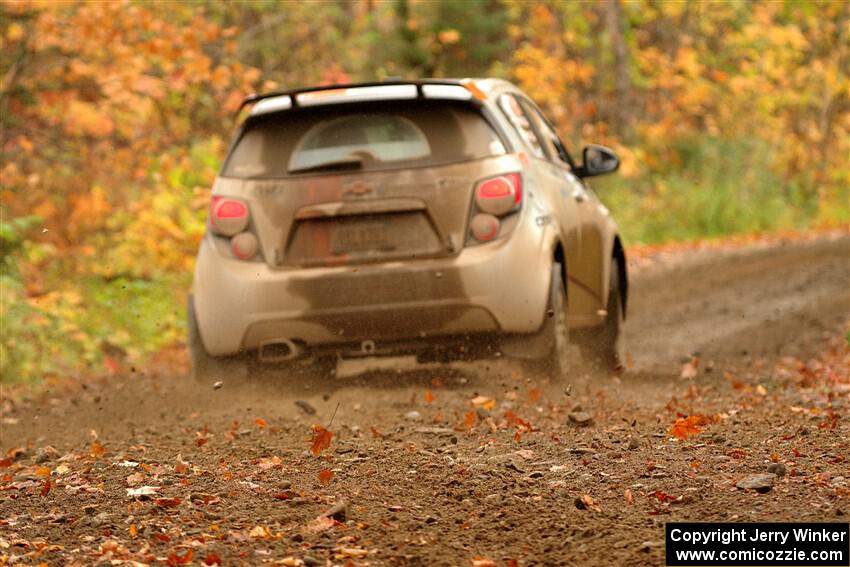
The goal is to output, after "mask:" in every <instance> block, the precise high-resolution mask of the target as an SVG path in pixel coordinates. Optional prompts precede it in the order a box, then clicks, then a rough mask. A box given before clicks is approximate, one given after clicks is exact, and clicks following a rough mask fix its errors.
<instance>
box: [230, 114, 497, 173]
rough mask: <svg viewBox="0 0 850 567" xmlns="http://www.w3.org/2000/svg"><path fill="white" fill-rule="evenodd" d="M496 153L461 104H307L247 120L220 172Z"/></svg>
mask: <svg viewBox="0 0 850 567" xmlns="http://www.w3.org/2000/svg"><path fill="white" fill-rule="evenodd" d="M504 153H505V147H504V145H503V144H502V142H501V140H500V138H499V136H498V135H497V134H496V132H495V131H494V130H493V129H492V128H491V126H490V124H489V123H488V122H487V120H486V119H485V118H484V117H483V116H482V114H481V112H480V111H479V110H478V109H477V108H476V107H475V106H473V105H471V104H469V103H465V102H455V101H434V100H417V101H410V100H406V101H383V102H381V103H374V102H372V103H358V104H345V105H328V106H318V107H316V106H313V107H309V108H303V109H293V110H287V111H284V112H278V113H275V114H268V115H261V116H255V117H251V118H249V120H248V121H247V122H246V124H245V127H244V128H243V130H242V132H241V134H240V136H239V139H238V140H237V141H236V143H235V144H234V146H233V148H232V150H231V152H230V156H229V157H228V159H227V161H226V163H225V166H224V170H223V171H222V175H225V176H228V177H242V178H246V177H252V178H253V177H286V176H289V175H294V174H299V173H313V174H315V172H316V171H319V170H321V168H322V167H323V166H325V165H329V164H330V165H333V164H340V163H342V164H346V163H352V162H356V167H354V168H353V169H358V170H364V171H375V170H386V169H399V168H407V167H420V166H433V165H442V164H447V163H452V162H459V161H467V160H474V159H479V158H484V157H488V156H493V155H501V154H504ZM311 168H316V169H312V170H311Z"/></svg>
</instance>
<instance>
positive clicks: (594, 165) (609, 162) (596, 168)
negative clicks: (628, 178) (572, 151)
mask: <svg viewBox="0 0 850 567" xmlns="http://www.w3.org/2000/svg"><path fill="white" fill-rule="evenodd" d="M582 161H583V162H584V163H583V164H582V166H581V169H580V170H579V174H580V177H593V176H595V175H603V174H605V173H612V172H614V171H617V168H619V167H620V158H618V157H617V154H616V153H614V150H612V149H611V148H606V147H605V146H599V145H597V144H589V145H587V146H585V147H584V150H583V151H582Z"/></svg>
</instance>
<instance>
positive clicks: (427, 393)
mask: <svg viewBox="0 0 850 567" xmlns="http://www.w3.org/2000/svg"><path fill="white" fill-rule="evenodd" d="M422 398H423V399H424V400H425V403H426V404H432V403H434V400H436V399H437V398H436V397H435V396H434V394H432V393H431V390H425V394H423V396H422Z"/></svg>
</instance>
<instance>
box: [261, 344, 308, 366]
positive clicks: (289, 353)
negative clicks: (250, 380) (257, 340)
mask: <svg viewBox="0 0 850 567" xmlns="http://www.w3.org/2000/svg"><path fill="white" fill-rule="evenodd" d="M300 355H301V347H299V346H298V345H297V344H295V343H294V342H293V341H291V340H289V339H274V340H271V341H265V342H263V343H261V344H260V350H259V358H260V362H283V361H285V360H292V359H293V358H297V357H298V356H300Z"/></svg>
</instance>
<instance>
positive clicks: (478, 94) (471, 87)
mask: <svg viewBox="0 0 850 567" xmlns="http://www.w3.org/2000/svg"><path fill="white" fill-rule="evenodd" d="M389 85H416V96H417V98H423V97H424V96H425V95H424V94H423V92H422V87H423V86H425V85H452V86H459V87H464V88H466V89H467V90H468V91H470V92H471V93H472V96H473V98H476V99H478V100H484V99H485V98H487V97H486V95H485V94H484V93H483V92H482V91H481V90H480V89H479V88H478V86H477V85H476V84H475V82H474V81H473V80H472V79H425V80H402V79H396V78H392V79H388V80H385V81H371V82H365V83H350V84H345V85H322V86H318V87H306V88H300V89H294V90H289V91H276V92H271V93H263V94H250V95H248V96H246V97H245V98H244V99H243V100H242V104H240V105H239V109H238V110H237V111H236V114H237V115H238V114H239V113H240V112H241V111H242V109H243V108H245V107H246V106H249V105H252V104H254V103H257V102H259V101H261V100H263V99H267V98H273V97H278V96H289V97H290V98H291V99H292V108H297V107H298V102H297V95H299V94H303V93H313V92H321V91H332V90H338V89H352V88H359V87H384V86H389Z"/></svg>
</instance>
